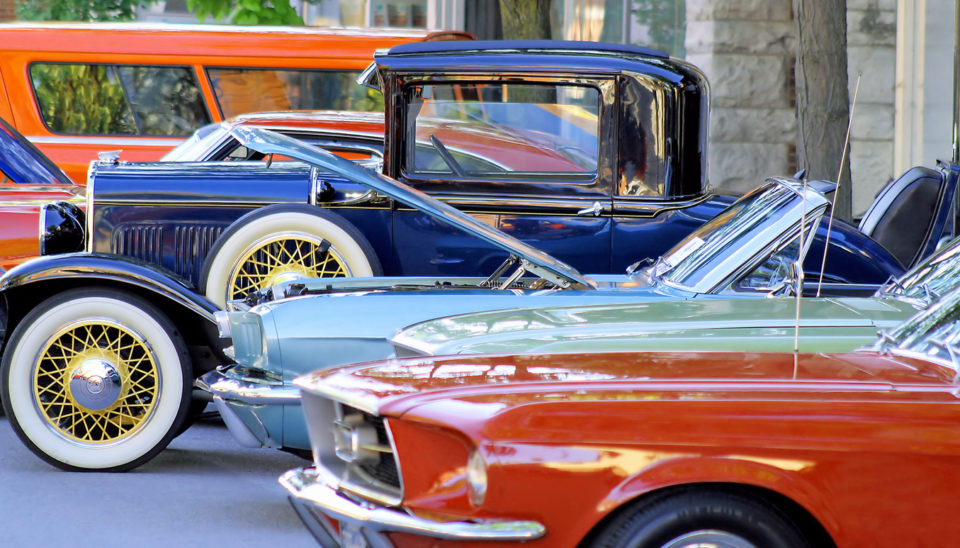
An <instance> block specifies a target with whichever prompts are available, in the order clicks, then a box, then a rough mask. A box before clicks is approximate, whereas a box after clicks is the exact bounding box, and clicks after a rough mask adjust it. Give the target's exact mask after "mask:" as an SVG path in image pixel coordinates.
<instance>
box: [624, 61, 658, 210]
mask: <svg viewBox="0 0 960 548" xmlns="http://www.w3.org/2000/svg"><path fill="white" fill-rule="evenodd" d="M650 86H651V84H649V83H647V82H641V81H639V80H637V79H635V78H633V77H630V76H625V77H624V78H623V79H622V81H621V83H620V165H619V166H618V169H617V171H618V173H617V194H618V195H619V196H631V197H638V198H658V197H661V196H663V195H664V194H665V190H664V174H663V166H664V163H665V162H666V158H664V153H665V151H663V150H662V148H663V145H662V143H663V141H664V138H663V136H662V135H661V134H662V130H661V128H660V124H662V120H661V116H660V115H659V112H660V110H659V109H660V108H663V107H662V105H658V104H657V100H656V95H657V91H656V90H655V89H652V88H651V87H650ZM661 93H662V92H661Z"/></svg>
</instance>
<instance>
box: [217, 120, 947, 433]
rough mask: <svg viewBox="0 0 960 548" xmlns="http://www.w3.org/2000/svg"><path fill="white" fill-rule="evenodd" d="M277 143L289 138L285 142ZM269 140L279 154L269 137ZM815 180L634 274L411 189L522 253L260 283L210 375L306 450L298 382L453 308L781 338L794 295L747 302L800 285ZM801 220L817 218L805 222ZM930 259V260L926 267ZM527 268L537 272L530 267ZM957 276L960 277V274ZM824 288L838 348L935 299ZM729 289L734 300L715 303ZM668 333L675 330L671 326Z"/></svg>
mask: <svg viewBox="0 0 960 548" xmlns="http://www.w3.org/2000/svg"><path fill="white" fill-rule="evenodd" d="M273 139H274V141H275V142H276V143H277V144H278V145H279V144H280V142H281V140H282V139H281V138H279V137H273ZM257 147H260V148H263V149H264V150H266V145H265V144H259V145H257ZM292 148H293V147H291V146H287V147H285V148H284V150H286V152H287V154H288V155H293V156H296V157H299V158H300V159H303V160H305V161H307V160H308V158H307V156H306V154H311V153H310V152H309V149H308V148H307V147H302V149H303V150H302V152H303V154H304V156H300V155H299V153H294V152H293V150H292ZM312 154H313V155H314V156H315V157H314V158H313V159H311V160H310V161H311V162H313V163H315V164H318V165H321V164H322V163H324V162H326V163H327V164H329V165H330V166H331V168H332V166H333V164H344V165H345V167H344V168H343V171H342V173H346V170H347V169H348V168H349V167H351V166H349V164H347V162H345V161H343V160H340V159H337V158H334V157H332V156H330V155H326V158H322V157H320V155H319V154H318V153H312ZM352 169H353V170H354V171H355V172H356V174H355V175H353V176H352V177H353V178H355V179H357V180H359V179H360V178H361V177H366V178H370V179H378V178H380V177H377V176H376V175H375V174H373V173H370V172H366V173H363V172H362V170H361V169H360V168H357V167H352ZM380 179H381V180H383V179H382V178H380ZM368 185H369V186H370V187H371V188H378V189H379V190H380V191H382V192H385V193H386V192H391V193H393V194H392V195H393V196H394V197H396V198H397V199H401V197H400V195H399V194H397V192H398V191H399V190H400V189H402V188H403V187H401V186H399V185H395V184H394V185H391V186H390V187H379V186H378V183H377V182H376V181H375V180H371V181H370V182H369V183H368ZM815 187H816V188H821V189H829V188H832V185H831V184H828V183H824V182H822V181H811V182H807V183H804V182H803V181H798V180H794V179H788V178H778V179H773V180H771V181H768V183H767V184H766V185H764V186H762V187H760V188H759V189H758V190H756V191H754V192H752V193H750V194H747V195H746V196H744V197H743V198H741V199H740V200H738V201H737V202H735V203H734V204H733V205H731V206H730V207H729V208H728V209H726V210H725V211H724V212H723V213H721V214H720V215H718V216H717V217H716V218H714V219H713V220H711V221H710V222H708V223H706V224H704V225H703V226H701V227H700V228H698V229H697V230H695V231H694V232H693V233H691V234H690V235H689V236H688V237H687V238H685V239H684V240H683V241H681V242H680V243H678V244H677V245H676V246H675V247H674V248H673V249H672V250H671V251H669V252H668V253H667V254H666V255H664V256H663V257H662V258H661V259H659V260H658V261H656V262H654V263H653V264H651V265H649V266H646V267H638V268H636V269H635V270H634V271H633V272H632V273H631V274H629V275H625V276H623V275H622V276H612V275H606V276H584V275H582V274H580V273H579V272H577V271H576V270H575V269H573V268H571V267H569V266H567V265H564V264H563V263H560V262H558V261H556V260H553V259H551V258H549V257H547V256H544V255H543V254H542V253H539V252H537V251H535V250H531V249H529V248H525V247H521V246H524V244H522V243H521V242H516V241H513V242H512V243H510V240H507V239H505V238H503V237H502V235H497V234H496V233H495V232H491V231H490V229H489V228H488V227H487V226H486V225H484V224H482V223H480V222H478V221H476V220H475V219H473V218H471V217H469V216H467V215H464V214H462V213H460V212H458V211H456V210H455V209H452V208H450V207H448V206H445V204H442V203H440V202H438V201H436V200H432V199H431V198H430V197H429V196H426V195H422V194H421V195H417V194H415V193H413V192H411V193H410V195H409V196H408V197H406V198H403V200H402V201H404V202H405V203H407V204H415V203H417V204H418V205H417V208H418V209H419V210H420V211H424V212H432V214H433V215H434V216H436V217H438V218H440V217H441V216H442V215H446V216H448V218H449V219H453V220H452V221H451V222H452V223H455V224H457V225H458V226H460V227H461V228H463V229H464V230H465V231H471V232H473V233H474V235H475V236H476V237H478V238H482V239H486V240H487V241H490V242H499V243H498V245H501V246H502V248H503V249H504V250H505V251H506V252H507V253H508V254H509V255H510V256H511V257H513V258H511V259H508V260H507V261H505V262H504V263H503V265H502V266H501V267H500V268H497V269H496V270H495V271H494V272H493V274H492V275H491V276H489V277H487V278H447V277H436V276H433V277H381V278H371V279H330V278H325V279H314V280H309V279H300V280H294V281H289V282H286V283H282V284H279V285H276V286H272V287H271V288H269V289H268V290H263V291H259V292H255V293H251V294H250V295H249V296H248V297H247V299H246V300H245V301H243V302H238V303H236V305H235V306H236V307H237V308H238V310H237V311H234V312H232V313H226V312H223V313H218V316H219V319H220V322H221V324H222V325H221V328H222V329H223V332H224V334H229V336H230V337H231V338H232V342H233V347H232V352H233V355H232V357H233V359H234V360H235V361H236V362H237V365H235V366H231V367H224V368H219V369H218V370H217V371H213V372H210V373H208V374H206V375H204V376H203V377H201V379H200V380H199V381H198V382H199V383H200V384H201V386H203V387H205V389H207V390H209V391H210V392H211V393H213V394H214V401H215V402H216V403H217V406H218V409H219V410H220V412H221V415H222V416H224V419H225V421H226V422H227V424H228V426H230V427H231V430H232V431H234V433H235V434H236V437H237V439H238V440H239V441H241V443H244V444H245V445H251V446H260V445H263V446H268V447H287V448H304V447H305V443H306V438H305V431H304V430H303V429H302V427H300V426H299V420H300V419H299V417H300V415H299V413H298V412H297V410H296V406H297V404H298V401H299V400H298V396H297V391H296V389H295V388H294V387H293V386H292V385H291V380H292V379H293V378H294V377H295V376H297V375H299V374H302V373H305V372H307V371H310V370H312V369H315V368H318V367H329V366H334V365H340V364H344V363H350V362H356V361H364V360H372V359H382V358H386V357H389V356H390V355H391V354H392V353H393V352H394V351H395V346H396V347H398V348H401V349H400V350H398V351H399V352H401V353H402V352H403V350H402V347H404V346H405V345H404V341H399V340H397V339H395V338H394V339H392V338H393V337H394V334H395V332H396V330H397V329H398V328H402V327H403V326H406V325H410V324H413V323H416V322H420V321H423V320H426V319H430V318H434V317H439V316H447V315H450V314H451V313H454V312H457V313H463V312H475V311H487V310H498V309H512V308H517V307H538V306H548V305H549V306H555V307H569V306H576V307H579V306H584V305H599V308H601V309H607V308H617V307H627V305H626V303H636V302H638V301H658V300H659V301H677V300H691V301H694V303H693V304H690V305H682V304H678V303H670V302H658V303H649V304H643V305H633V306H636V307H638V308H645V307H649V308H650V309H651V310H657V312H656V314H657V316H656V317H655V318H654V317H650V318H651V321H653V320H656V321H661V320H663V321H664V322H666V321H668V320H665V319H663V318H665V317H670V316H668V315H676V316H677V317H678V318H685V319H689V318H691V317H692V316H694V315H699V316H700V317H703V318H704V326H705V327H704V329H709V328H708V327H706V325H707V324H708V323H709V322H715V323H714V326H715V327H718V328H719V327H723V326H722V325H721V320H722V321H725V322H727V323H728V324H737V323H738V322H739V323H740V327H743V326H744V325H743V324H744V323H746V319H745V318H744V317H742V315H745V314H752V318H753V323H754V325H752V326H749V327H752V328H754V329H760V326H767V328H768V334H771V332H772V331H773V330H774V329H777V328H779V329H780V330H781V331H784V330H785V329H787V328H790V329H792V325H793V321H794V317H795V305H794V304H793V302H792V301H790V300H784V299H760V300H755V301H756V302H750V303H746V302H737V300H738V299H739V300H741V301H744V300H745V299H742V298H743V297H762V296H767V295H769V294H770V293H776V292H778V291H780V290H782V289H788V288H789V287H791V286H793V287H796V286H797V285H798V284H797V283H796V277H795V276H794V275H793V274H792V268H791V266H790V265H791V264H797V263H804V262H805V261H804V256H805V255H806V254H807V253H808V250H809V248H810V247H811V244H812V242H813V239H811V238H809V235H810V234H813V233H816V231H817V227H818V226H819V225H820V224H821V223H820V220H821V219H822V218H823V215H824V213H825V211H826V210H827V205H828V201H827V199H826V198H825V197H824V196H823V195H822V194H820V193H819V192H817V191H816V190H815ZM801 224H802V225H803V226H804V227H805V230H803V231H802V232H801V230H800V226H801ZM801 234H803V235H805V237H803V238H802V237H801ZM831 249H832V246H831ZM955 249H956V248H955V247H952V246H951V247H947V248H945V249H944V250H943V255H942V256H941V255H936V256H934V257H933V258H932V259H930V262H931V263H935V264H939V263H940V262H941V260H942V259H944V258H946V259H949V258H952V257H953V256H954V255H955V254H956V253H955ZM928 268H929V265H928V263H921V264H920V265H918V267H917V269H918V270H926V269H928ZM525 274H526V275H532V277H523V276H524V275H525ZM792 276H793V277H792ZM907 279H909V280H914V282H913V283H918V284H922V285H925V284H926V282H927V281H928V280H927V279H926V278H923V277H920V276H916V275H914V274H913V273H911V275H910V276H909V277H908V278H907ZM944 279H945V280H946V279H947V278H944ZM949 280H950V281H951V282H953V281H954V278H949ZM816 285H818V284H816V282H812V283H811V284H805V287H804V288H801V291H804V292H806V293H807V294H811V293H814V294H815V292H816V289H817V288H816V287H815V286H816ZM867 287H868V288H870V290H869V291H867V292H866V293H865V294H866V295H869V294H870V293H872V286H867ZM908 287H912V285H910V284H908ZM938 287H939V286H938ZM824 288H825V289H826V292H825V293H823V295H825V296H826V295H830V296H833V297H834V298H829V299H819V300H816V299H814V300H811V302H810V304H809V305H808V306H807V312H806V313H805V314H804V318H803V329H805V330H813V331H812V332H815V333H821V334H823V333H825V332H828V331H829V335H830V336H829V338H828V340H830V341H831V342H829V343H826V344H833V345H836V346H834V348H838V349H851V348H853V347H854V346H856V345H857V344H858V343H863V342H866V341H867V340H869V339H870V338H872V336H873V334H874V333H876V330H877V328H878V327H888V326H889V325H891V323H897V322H899V321H902V320H903V319H905V318H906V317H908V316H909V315H911V314H913V313H914V312H915V311H916V310H917V308H918V307H919V306H922V305H923V303H922V302H920V301H919V300H918V299H916V298H915V295H914V293H913V292H911V293H909V294H905V295H899V294H897V295H892V296H891V294H889V292H888V293H884V294H883V298H879V299H859V300H858V299H855V298H845V299H841V298H836V297H837V296H839V295H844V294H850V292H851V291H852V289H851V288H850V287H849V286H845V285H842V284H831V283H827V284H825V285H824ZM855 289H858V290H860V291H861V292H863V290H864V288H862V287H859V288H855ZM931 291H934V289H931ZM888 297H889V298H888ZM718 298H719V299H722V300H718V301H717V302H715V303H711V302H709V300H710V299H718ZM681 309H683V310H681ZM748 310H749V311H753V312H747V311H748ZM674 325H676V324H674ZM785 326H786V327H785ZM691 327H692V326H691ZM667 329H668V328H667V327H666V326H665V327H664V330H667ZM791 332H792V331H791ZM728 333H729V332H728ZM401 334H403V332H401ZM711 335H714V334H711ZM720 340H721V338H718V337H716V336H711V337H710V338H703V339H702V341H701V342H699V343H697V344H701V345H704V346H706V347H708V348H721V347H722V346H712V347H711V346H710V345H719V344H720V343H719V342H718V341H720ZM743 340H748V339H747V338H746V337H744V339H743ZM792 340H793V337H792V336H789V337H788V336H781V337H779V338H778V339H776V340H773V339H758V341H763V342H762V343H759V344H768V345H774V347H775V348H778V349H786V348H789V346H788V343H789V344H792ZM804 340H805V341H806V340H807V339H806V338H805V339H804ZM744 344H758V343H756V342H752V341H750V342H745V343H744ZM814 344H817V345H823V344H825V343H824V342H823V341H820V342H817V343H814Z"/></svg>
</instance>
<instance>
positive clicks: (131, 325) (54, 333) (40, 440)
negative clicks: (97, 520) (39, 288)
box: [0, 288, 193, 472]
mask: <svg viewBox="0 0 960 548" xmlns="http://www.w3.org/2000/svg"><path fill="white" fill-rule="evenodd" d="M84 369H85V370H84ZM80 375H83V376H85V377H86V380H85V381H83V382H81V378H80ZM0 378H2V396H3V407H4V409H5V411H6V413H7V416H8V417H9V420H10V424H11V425H12V426H13V429H14V431H15V432H16V434H17V436H18V437H19V438H20V440H21V441H23V443H24V444H26V446H27V447H28V448H30V450H31V451H33V452H34V453H36V454H37V455H38V456H39V457H40V458H42V459H43V460H45V461H47V462H49V463H50V464H53V465H54V466H57V467H59V468H62V469H64V470H71V471H101V472H120V471H125V470H130V469H132V468H135V467H137V466H139V465H141V464H143V463H145V462H147V461H149V460H150V459H151V458H153V457H154V456H155V455H156V454H157V453H159V452H160V451H161V450H163V449H164V448H165V447H166V446H167V444H168V443H170V440H171V439H173V437H174V435H175V434H176V433H177V432H179V430H180V427H181V425H182V424H183V421H184V418H185V417H186V414H187V409H188V407H189V404H190V394H191V384H192V383H191V380H192V378H193V377H192V371H191V365H190V358H189V356H188V354H187V349H186V345H185V344H184V342H183V339H182V337H181V336H180V334H179V333H178V332H177V329H176V327H174V325H173V324H172V323H171V322H170V320H169V319H167V318H166V316H164V314H163V313H162V312H160V311H159V310H158V309H157V308H156V307H154V306H153V305H151V304H150V303H149V302H147V301H145V300H144V299H142V298H140V297H138V296H136V295H133V294H130V293H126V292H123V291H117V290H115V289H106V288H84V289H74V290H70V291H66V292H64V293H62V294H60V295H56V296H53V297H51V298H49V299H47V300H45V301H43V302H42V303H40V304H39V305H38V306H37V307H35V308H34V309H33V310H32V311H31V312H30V313H29V314H27V316H26V317H24V319H23V321H22V322H20V325H18V326H17V328H16V329H15V330H14V332H13V335H12V336H11V338H10V342H9V344H8V346H7V349H6V351H5V352H4V356H3V362H2V366H0ZM105 380H106V382H104V381H105Z"/></svg>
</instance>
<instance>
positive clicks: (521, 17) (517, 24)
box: [500, 0, 550, 40]
mask: <svg viewBox="0 0 960 548" xmlns="http://www.w3.org/2000/svg"><path fill="white" fill-rule="evenodd" d="M500 21H501V22H502V24H503V37H504V39H506V40H549V39H550V0H500Z"/></svg>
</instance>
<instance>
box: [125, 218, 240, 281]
mask: <svg viewBox="0 0 960 548" xmlns="http://www.w3.org/2000/svg"><path fill="white" fill-rule="evenodd" d="M223 229H224V226H223V225H209V224H199V223H197V224H181V225H176V226H157V225H140V224H128V225H120V226H118V227H117V228H116V229H115V230H114V232H113V241H112V245H111V251H112V252H113V253H116V254H117V255H123V256H125V257H132V258H134V259H140V260H141V261H145V262H148V263H152V264H155V265H158V266H165V267H167V268H170V267H171V266H172V268H173V271H174V272H176V273H177V274H178V275H180V276H183V277H184V278H186V279H188V280H190V281H192V282H193V283H195V284H196V283H199V281H200V271H201V270H202V269H203V261H204V260H205V259H206V258H207V254H209V253H210V248H211V247H213V244H214V243H215V242H216V241H217V238H219V237H220V234H221V233H222V232H223ZM170 233H172V234H173V242H172V243H173V246H174V256H173V257H172V258H170V257H167V261H168V262H167V264H164V236H166V235H169V234H170ZM168 245H169V243H168Z"/></svg>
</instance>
